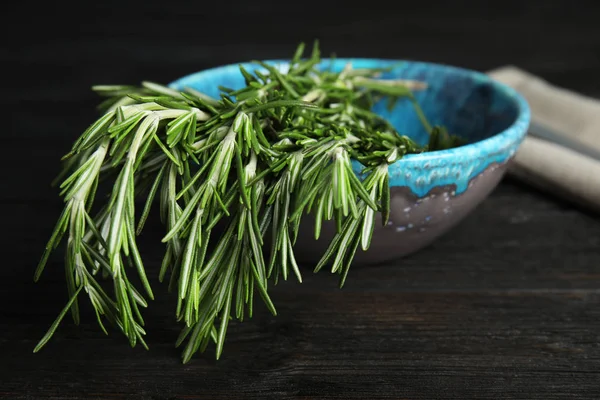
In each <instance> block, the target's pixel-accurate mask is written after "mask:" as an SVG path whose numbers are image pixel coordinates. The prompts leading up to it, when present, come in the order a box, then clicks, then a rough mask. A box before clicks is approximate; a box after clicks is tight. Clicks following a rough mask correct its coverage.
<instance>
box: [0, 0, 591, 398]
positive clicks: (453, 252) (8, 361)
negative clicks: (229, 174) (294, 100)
mask: <svg viewBox="0 0 600 400" xmlns="http://www.w3.org/2000/svg"><path fill="white" fill-rule="evenodd" d="M83 3H85V2H82V4H83ZM48 4H49V5H45V6H44V5H34V4H29V3H27V2H13V3H12V5H9V6H7V7H8V9H7V10H5V11H4V12H3V16H2V18H3V19H4V21H3V22H2V24H0V25H1V26H2V29H3V30H4V33H5V34H4V35H3V38H4V40H5V41H6V45H5V46H3V51H2V55H1V56H0V57H1V58H0V59H1V60H2V65H3V68H4V71H5V72H4V74H3V79H2V81H3V84H2V87H3V94H2V96H0V102H1V105H2V107H1V108H2V112H3V114H4V118H3V119H2V121H3V123H4V125H3V129H2V133H1V135H2V141H1V142H0V143H1V144H0V160H1V162H2V168H1V169H0V174H1V175H0V182H1V184H0V185H1V186H0V187H1V190H0V204H1V205H2V207H1V210H2V211H1V221H2V230H1V231H2V239H3V240H2V242H1V243H2V268H1V269H0V285H1V288H0V316H1V318H0V397H1V398H6V399H15V400H16V399H39V398H54V399H80V398H81V399H96V398H98V399H110V398H122V399H180V398H189V399H222V398H232V399H242V398H256V399H269V398H274V399H286V398H305V399H309V398H310V399H313V398H314V399H323V398H338V399H376V398H389V399H417V398H418V399H432V398H456V399H465V398H481V399H499V398H523V399H532V398H540V399H565V398H570V399H584V398H590V399H597V398H600V347H599V342H600V219H599V218H598V217H597V216H595V215H592V214H589V213H587V212H585V211H584V210H580V209H577V208H575V207H573V206H571V205H569V204H567V203H564V202H562V201H559V200H557V199H555V198H553V197H551V196H549V195H547V194H544V193H540V192H538V191H536V190H534V189H532V188H530V187H527V186H525V185H523V184H521V183H519V182H517V181H514V180H512V179H511V178H510V177H508V178H507V179H505V180H504V181H503V182H502V183H501V184H500V185H499V187H498V188H497V190H495V191H494V193H493V194H492V195H491V196H490V197H489V198H488V199H487V200H486V201H485V202H484V203H483V204H482V205H481V206H480V207H478V209H477V210H476V211H474V212H473V214H472V215H470V216H469V217H468V218H467V219H466V220H465V221H464V223H462V224H461V225H460V226H458V227H457V228H456V229H454V230H453V231H452V232H451V233H450V234H448V235H446V236H445V237H443V238H440V239H439V240H438V241H437V242H436V243H435V244H434V245H433V246H431V247H430V248H428V249H427V250H424V251H422V252H420V253H418V254H415V255H413V256H410V257H408V258H405V259H402V260H398V261H396V262H393V263H389V264H388V265H382V266H377V267H370V268H357V269H354V270H352V271H351V273H350V276H349V279H348V282H347V285H346V287H345V288H344V289H343V290H340V289H338V288H337V278H336V277H332V276H330V275H329V274H328V273H321V274H317V275H313V274H311V273H310V269H311V266H304V267H305V271H306V272H305V282H304V283H303V284H301V285H300V284H296V283H294V282H289V283H287V284H282V285H280V286H278V287H276V288H274V289H273V294H272V297H273V299H274V301H275V302H276V304H277V307H278V311H279V316H277V317H275V318H274V317H271V316H270V315H269V314H268V312H267V311H266V310H265V309H264V307H263V306H257V309H256V315H255V317H254V318H253V319H252V320H251V321H248V322H244V323H242V324H238V323H235V324H232V325H231V327H230V331H229V334H228V340H227V343H226V347H225V353H224V356H223V358H222V359H221V360H220V361H219V362H215V361H214V357H213V354H212V353H207V354H206V355H204V356H198V357H196V358H195V359H194V360H193V362H191V363H190V364H187V365H182V364H181V363H180V359H179V351H178V350H176V349H175V348H174V347H173V342H174V340H175V338H176V336H177V334H178V332H179V326H178V325H177V324H176V323H175V321H174V317H173V310H174V308H173V298H172V296H170V295H169V294H168V293H166V290H165V288H164V287H162V286H159V284H158V282H157V281H156V279H155V278H153V280H152V283H153V284H154V286H155V288H156V289H155V290H156V291H157V292H158V296H157V297H158V299H157V300H156V301H155V302H153V303H152V304H151V307H150V309H149V310H148V311H147V312H146V314H145V316H146V320H147V331H148V332H149V334H148V337H147V340H148V343H149V345H150V348H151V349H150V351H145V350H143V349H142V348H135V349H131V348H129V347H128V345H127V343H126V342H125V340H124V338H123V337H122V336H121V335H120V334H118V333H117V332H115V331H113V332H112V333H111V335H110V336H108V337H105V336H104V335H103V334H102V333H101V332H100V330H99V329H98V327H97V325H96V323H95V318H94V317H93V314H91V312H90V310H89V309H86V308H84V310H83V321H82V323H81V325H80V326H79V327H76V326H74V325H73V324H72V323H71V322H70V320H68V319H67V320H65V323H64V324H63V325H62V326H61V327H60V329H59V330H58V332H57V334H56V336H55V337H54V339H53V340H52V341H51V342H50V343H49V344H48V346H47V347H46V348H45V349H44V350H43V351H41V352H40V353H38V354H36V355H34V354H32V349H33V347H34V345H35V343H36V342H37V340H38V339H39V338H40V337H41V335H42V334H43V333H44V332H45V330H46V329H47V327H48V325H49V324H50V323H51V322H52V321H53V319H54V318H55V316H56V314H57V313H58V311H59V310H60V309H61V308H62V307H63V305H64V303H65V301H66V290H65V285H64V272H63V267H62V263H61V259H60V257H59V256H58V255H57V256H55V257H53V258H52V261H51V262H50V264H49V266H48V268H47V272H46V274H45V275H44V276H43V279H42V280H41V282H40V283H38V284H36V285H34V284H33V282H32V274H33V270H34V268H35V265H36V263H37V260H38V257H39V256H40V254H41V251H42V249H43V246H44V244H45V241H46V240H47V238H48V235H49V234H50V229H51V226H52V225H53V223H54V221H55V218H56V217H57V216H58V213H59V212H60V209H61V202H60V200H59V198H58V196H57V192H56V191H55V190H54V189H52V188H50V187H49V182H50V181H51V180H52V178H53V177H54V176H55V174H56V173H57V172H58V167H59V164H58V159H59V158H60V156H61V155H62V154H63V153H64V152H65V151H66V150H67V148H68V146H69V145H70V144H71V142H72V141H73V140H74V138H75V137H76V136H77V135H78V134H79V133H80V132H81V131H82V130H83V129H84V128H85V127H86V126H87V125H88V124H89V123H90V122H91V121H92V120H93V119H94V118H95V116H96V114H95V111H94V106H95V105H96V104H97V98H96V97H95V96H94V95H93V94H92V93H91V91H90V90H89V88H90V86H91V85H93V84H100V83H138V82H139V81H141V80H154V81H158V82H164V83H167V82H169V81H171V80H173V79H175V78H177V77H179V76H181V75H185V74H188V73H190V72H194V71H197V70H201V69H204V68H207V67H212V66H216V65H219V64H223V63H229V62H236V61H243V60H247V59H249V58H276V57H287V56H289V54H290V52H291V51H293V49H294V47H295V45H296V44H297V43H298V42H299V41H300V40H306V41H312V39H313V38H315V37H318V38H320V39H321V43H322V47H323V51H324V53H330V52H333V51H335V52H336V53H337V54H338V55H339V56H363V57H389V58H408V59H418V60H427V61H435V62H443V63H449V64H455V65H460V66H464V67H469V68H473V69H478V70H482V71H485V70H487V69H490V68H493V67H496V66H500V65H504V64H515V65H518V66H520V67H522V68H525V69H527V70H529V71H531V72H533V73H535V74H538V75H540V76H543V77H544V78H546V79H548V80H550V81H551V82H553V83H556V84H559V85H562V86H565V87H569V88H572V89H575V90H578V91H581V92H583V93H587V94H591V95H596V96H600V78H599V72H600V32H599V28H598V25H597V24H598V15H599V14H600V11H599V10H600V8H599V7H598V6H597V5H594V2H591V1H589V2H585V1H546V2H541V1H540V2H519V1H508V0H507V1H497V2H491V3H489V4H488V3H486V2H479V1H478V2H470V3H468V2H447V3H446V2H444V1H441V0H440V1H433V2H432V1H429V2H426V3H423V5H419V6H417V5H416V4H417V3H416V2H415V3H411V4H407V5H399V4H398V3H396V7H395V9H391V8H389V7H386V6H384V5H378V6H376V7H369V8H367V7H361V8H352V7H350V6H347V5H346V3H343V2H340V3H338V5H335V4H333V3H330V4H328V3H327V2H323V1H306V2H301V3H295V5H294V6H289V5H285V4H284V2H281V1H275V0H272V1H270V2H265V1H263V2H262V3H260V4H259V3H253V2H244V3H243V4H240V5H235V4H234V3H232V2H220V3H219V4H216V5H215V4H213V5H210V6H207V5H205V4H203V2H183V1H169V2H158V1H144V2H142V1H140V0H138V1H136V2H119V1H105V2H95V3H94V4H93V5H86V6H83V5H80V6H77V5H74V6H69V7H68V8H67V6H62V5H59V4H60V3H54V2H50V3H48ZM419 4H420V3H419ZM287 8H290V9H291V10H293V11H288V10H287ZM599 179H600V178H599ZM151 231H152V230H151ZM154 232H155V234H156V235H158V234H159V233H160V231H159V228H158V227H155V228H154ZM151 235H152V234H150V236H151ZM145 247H146V249H145V250H144V251H145V252H146V253H145V255H146V258H147V259H148V260H150V261H149V268H150V269H151V270H152V271H156V270H157V263H158V261H159V257H160V249H159V248H156V247H154V246H152V245H147V246H145ZM152 260H154V261H152Z"/></svg>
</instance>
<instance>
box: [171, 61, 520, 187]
mask: <svg viewBox="0 0 600 400" xmlns="http://www.w3.org/2000/svg"><path fill="white" fill-rule="evenodd" d="M268 62H269V63H270V64H272V65H277V66H278V67H279V68H280V69H281V70H283V71H285V68H286V66H287V62H286V61H285V60H271V61H268ZM348 62H351V63H352V65H353V67H354V68H381V67H392V69H391V71H390V72H386V73H385V74H383V76H382V78H383V79H391V78H394V79H415V80H422V81H425V82H427V85H428V88H427V89H426V90H423V91H417V92H415V97H416V99H417V102H418V103H419V104H420V105H421V107H422V109H423V111H424V112H425V115H426V116H427V118H428V120H429V121H430V123H432V124H440V125H444V126H446V127H447V128H448V129H449V131H450V132H451V133H453V134H458V135H460V136H462V137H464V138H466V139H467V140H468V142H469V144H467V145H464V146H461V147H458V148H454V149H449V150H441V151H433V152H426V153H423V154H410V155H407V156H405V157H404V158H402V159H401V160H399V161H397V162H396V163H394V164H392V165H390V167H389V174H390V186H392V187H393V186H401V187H407V188H409V189H410V190H411V191H412V192H413V193H414V194H415V195H416V196H418V197H423V196H426V195H427V193H429V192H430V191H431V190H432V189H433V188H435V187H438V186H446V185H454V186H455V187H456V189H455V190H456V194H460V193H463V192H464V191H465V190H467V189H468V187H469V182H470V181H471V179H473V178H474V177H476V176H477V175H479V174H480V173H481V172H483V171H484V170H485V169H487V168H488V167H489V166H490V165H492V164H502V163H505V162H507V161H508V160H509V159H510V158H511V157H512V156H513V155H514V154H515V152H516V150H517V149H518V147H519V145H520V144H521V142H522V140H523V139H524V137H525V135H526V133H527V128H528V127H529V121H530V110H529V106H528V104H527V103H526V101H525V99H524V98H523V97H522V96H521V95H519V94H518V93H517V92H516V91H515V90H513V89H512V88H510V87H508V86H506V85H503V84H501V83H498V82H495V81H493V80H491V79H490V78H489V77H488V76H487V75H485V74H483V73H480V72H476V71H471V70H467V69H463V68H458V67H452V66H446V65H441V64H431V63H424V62H413V61H404V60H383V59H364V58H352V59H335V60H333V62H332V61H331V60H327V59H325V60H323V62H322V63H321V65H320V67H321V68H332V69H333V70H335V71H339V70H341V69H342V68H343V67H344V65H346V64H347V63H348ZM242 65H243V66H244V67H245V68H246V69H248V70H250V71H254V70H256V69H262V68H261V67H260V66H257V65H254V64H250V63H242ZM238 66H239V64H230V65H225V66H221V67H217V68H212V69H208V70H205V71H201V72H198V73H194V74H191V75H188V76H185V77H183V78H181V79H178V80H176V81H175V82H172V83H171V84H170V85H169V86H170V87H172V88H174V89H176V90H183V89H184V88H185V87H190V88H193V89H196V90H199V91H201V92H203V93H206V94H207V95H209V96H213V97H218V96H219V90H218V86H219V85H221V86H226V87H230V88H233V89H239V88H241V87H243V86H245V82H244V78H243V76H242V74H241V73H240V72H239V69H238ZM374 111H375V112H377V113H379V114H380V115H382V116H383V117H384V118H386V119H388V120H389V121H390V123H392V125H393V126H394V128H395V129H396V130H397V131H398V132H399V133H401V134H405V135H407V136H410V137H411V138H413V139H414V140H416V141H417V142H419V143H421V144H424V143H426V142H427V132H426V131H425V129H424V128H423V126H422V125H421V123H420V121H419V120H418V118H417V116H416V114H415V112H414V109H413V106H412V104H410V103H409V102H408V101H399V102H398V104H397V105H396V107H395V108H394V109H393V110H392V111H388V110H386V109H385V106H384V104H383V102H382V103H379V104H377V105H376V106H375V109H374ZM353 169H354V171H355V172H356V173H357V174H358V175H359V176H360V172H361V170H362V166H361V164H360V163H358V162H357V161H353Z"/></svg>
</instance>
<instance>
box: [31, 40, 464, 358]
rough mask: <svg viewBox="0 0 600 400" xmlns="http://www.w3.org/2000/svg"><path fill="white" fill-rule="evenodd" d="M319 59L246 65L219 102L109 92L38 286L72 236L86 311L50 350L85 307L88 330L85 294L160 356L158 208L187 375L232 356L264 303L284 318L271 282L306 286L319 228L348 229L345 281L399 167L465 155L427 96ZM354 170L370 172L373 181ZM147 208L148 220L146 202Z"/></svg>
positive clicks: (84, 139)
mask: <svg viewBox="0 0 600 400" xmlns="http://www.w3.org/2000/svg"><path fill="white" fill-rule="evenodd" d="M303 55H304V45H300V46H299V47H298V49H297V50H296V52H295V55H294V57H293V58H292V61H291V64H290V68H289V70H288V71H287V73H282V72H280V71H279V70H277V69H276V68H275V67H274V66H271V65H268V64H265V63H263V62H259V61H257V62H256V64H257V66H258V67H262V69H263V71H260V70H256V71H255V72H254V73H250V72H248V71H247V70H245V69H244V68H243V67H240V72H241V73H242V74H243V76H244V78H245V80H246V86H245V87H243V88H241V89H238V90H233V89H229V88H221V96H220V98H219V99H213V98H211V97H209V96H207V95H205V94H202V93H199V92H197V91H195V90H192V89H188V90H185V91H183V92H178V91H175V90H173V89H170V88H168V87H165V86H162V85H159V84H156V83H152V82H143V83H142V84H141V85H140V86H96V87H94V89H95V90H96V91H97V92H98V93H99V94H100V95H101V96H103V97H105V98H106V100H105V101H104V102H103V103H102V104H101V105H100V109H101V110H102V112H103V114H102V116H101V117H100V118H99V119H98V120H97V121H96V122H95V123H93V124H92V125H91V126H90V127H89V128H88V129H87V130H86V131H85V132H84V133H83V134H82V135H81V136H80V137H79V139H78V140H77V141H76V142H75V143H74V145H73V147H72V149H71V151H70V152H69V153H68V154H67V155H66V156H65V157H64V159H65V169H64V171H63V173H61V175H60V179H61V180H62V184H61V189H62V191H61V195H62V196H63V198H64V201H65V208H64V210H63V212H62V214H61V216H60V217H59V219H58V222H57V224H56V227H55V230H54V232H53V234H52V235H51V238H50V240H49V242H48V244H47V246H46V249H45V251H44V254H43V256H42V259H41V261H40V263H39V266H38V269H37V271H36V273H35V280H36V281H37V280H38V279H39V277H40V275H41V274H42V271H43V269H44V266H45V265H46V262H47V260H48V257H49V255H50V253H51V252H52V251H53V250H54V249H56V247H57V246H58V245H59V243H60V242H61V240H62V239H63V238H64V237H66V258H65V268H66V278H67V279H66V280H67V289H68V292H69V298H70V300H69V302H68V304H67V306H66V307H65V309H64V310H63V311H62V312H61V313H60V314H59V316H58V318H57V319H56V321H55V322H54V323H53V324H52V326H51V327H50V329H49V331H48V332H47V333H46V335H45V336H44V337H43V339H42V340H41V341H40V343H39V344H38V346H37V347H36V348H35V350H34V351H38V350H39V349H40V348H41V347H42V346H43V345H44V344H45V343H46V342H47V341H48V340H49V339H50V337H51V336H52V334H53V333H54V331H55V330H56V328H57V327H58V325H59V323H60V321H61V320H62V318H63V317H64V316H65V315H66V313H67V312H68V311H69V310H70V311H71V314H72V316H73V319H74V321H75V322H76V323H77V322H78V321H79V312H78V298H79V296H80V295H81V294H82V293H85V294H86V295H87V297H88V298H89V300H90V302H91V304H92V306H93V307H94V310H95V311H96V315H97V319H98V323H99V324H100V326H101V328H102V329H103V330H104V331H105V332H107V330H106V329H105V328H104V325H103V324H104V322H103V321H107V322H108V323H109V324H111V325H112V326H114V327H117V328H118V329H119V330H120V331H122V332H123V334H124V335H125V336H126V337H127V338H128V340H129V342H130V344H131V346H135V345H136V343H137V342H140V343H141V344H142V345H143V346H146V343H145V342H144V339H143V337H144V335H145V331H144V329H143V326H144V320H143V318H142V314H141V309H140V308H145V307H147V305H148V303H147V299H149V300H152V299H153V298H154V296H153V292H152V288H151V286H150V283H149V281H148V278H147V274H146V269H145V267H144V264H143V260H142V255H141V254H140V252H139V250H138V245H137V236H138V235H140V234H141V232H142V231H143V228H144V223H145V221H146V219H147V218H148V215H149V213H150V212H151V210H152V205H153V203H154V201H155V199H157V200H158V203H159V206H160V207H159V208H160V210H159V215H160V218H161V221H162V222H163V224H164V225H165V228H166V233H165V235H164V237H163V239H162V241H163V242H164V243H165V246H166V251H165V255H164V258H163V262H162V266H161V270H160V273H159V280H160V281H161V282H162V281H163V280H164V279H165V278H166V276H167V275H170V278H169V279H170V283H169V287H170V289H172V290H173V291H174V292H176V293H177V299H178V303H177V309H176V316H177V319H178V320H179V321H181V322H182V324H183V329H182V332H181V335H180V337H179V338H178V339H177V342H176V344H177V345H178V346H179V345H183V344H184V343H185V346H184V350H183V362H188V361H189V360H190V359H191V357H192V356H193V355H194V354H195V353H196V352H198V351H204V350H205V349H206V348H207V346H208V345H209V344H210V343H211V342H214V343H215V344H216V357H217V358H219V357H220V355H221V353H222V350H223V346H224V343H225V337H226V333H227V327H228V324H229V322H230V320H231V319H232V318H236V319H238V320H243V319H244V317H245V316H247V317H248V318H250V317H251V316H252V310H253V305H254V295H255V294H256V293H258V295H259V296H260V297H261V299H262V300H263V302H264V303H265V305H266V306H267V308H268V309H269V310H270V311H271V313H272V314H273V315H275V314H276V310H275V306H274V304H273V301H272V300H271V298H270V296H269V285H270V284H276V283H277V281H278V280H279V279H284V280H287V279H288V278H290V276H293V277H294V278H295V279H297V280H298V281H299V282H301V281H302V272H301V269H300V267H299V265H298V263H297V262H296V257H295V255H294V244H295V242H296V239H297V236H298V231H299V227H300V225H301V223H302V220H303V219H304V218H307V217H310V218H314V219H315V222H316V224H315V232H314V234H315V238H319V236H320V231H321V227H322V224H323V222H324V221H333V222H335V224H336V226H337V234H336V235H335V237H334V238H333V240H332V242H331V243H330V246H329V248H328V250H327V252H326V254H325V255H324V256H323V258H322V259H321V261H320V262H319V263H318V265H317V266H316V268H315V271H319V270H321V269H322V268H324V267H325V266H326V265H328V264H330V265H331V267H330V268H331V271H332V272H335V273H339V274H340V286H342V285H343V284H344V282H345V279H346V277H347V274H348V271H349V268H350V265H351V263H352V259H353V257H354V254H355V252H356V251H357V249H358V248H359V247H360V248H361V249H362V250H366V249H368V247H369V245H370V242H371V237H372V233H373V229H374V224H375V214H376V213H377V212H381V214H382V217H383V218H382V219H383V223H384V224H385V223H387V219H388V217H389V208H390V193H389V184H388V165H389V164H391V163H394V162H396V161H397V160H398V159H400V158H401V157H403V156H404V155H405V154H409V153H419V152H423V151H428V150H434V149H439V148H446V147H450V146H456V145H460V144H461V142H460V141H459V140H457V139H456V138H455V137H453V136H450V135H449V134H448V133H447V132H446V131H445V130H444V129H443V128H441V127H437V126H434V127H432V126H431V125H430V124H429V122H427V120H426V119H425V116H424V113H423V111H422V110H421V109H420V108H419V106H418V104H417V103H416V102H415V100H414V97H413V95H412V92H411V90H422V89H424V88H425V87H426V84H425V83H422V82H410V81H383V80H381V79H378V76H379V74H380V73H381V71H380V70H354V69H352V68H351V66H350V65H348V66H347V67H346V68H344V69H343V70H342V71H340V72H332V71H328V70H322V69H319V68H318V65H319V63H320V61H321V60H320V51H319V47H318V43H315V46H314V47H313V51H312V53H311V55H310V56H309V57H308V58H307V59H303V58H302V57H303ZM382 97H385V98H387V99H388V100H391V101H399V100H402V99H405V100H407V101H411V102H412V103H413V104H414V106H415V112H417V114H418V115H419V118H421V120H422V121H423V125H424V127H425V129H426V130H427V131H428V132H430V133H431V138H430V141H429V143H428V145H427V146H419V145H418V144H417V143H415V142H414V141H413V140H411V139H410V138H409V137H408V136H405V135H400V134H398V132H396V131H395V130H394V128H393V127H392V126H391V125H390V124H389V123H388V122H387V121H385V120H384V119H383V118H381V117H380V116H378V115H376V114H375V113H373V112H372V111H371V108H372V106H373V102H374V99H376V98H382ZM353 159H354V160H357V161H359V162H360V163H362V165H363V166H364V170H363V174H362V176H361V178H359V177H357V176H356V175H355V173H354V171H353V168H352V161H351V160H353ZM100 181H103V182H109V184H111V185H112V190H111V191H110V195H109V196H108V198H107V199H105V201H104V202H102V200H104V199H98V198H96V197H97V196H96V188H97V187H98V184H99V182H100ZM143 198H145V199H146V201H145V205H144V207H143V209H142V211H141V213H140V212H139V210H138V209H136V200H140V199H143ZM267 250H269V251H267ZM130 269H134V270H135V274H136V275H137V277H138V279H137V280H138V281H139V285H141V289H142V290H140V289H139V288H138V287H136V285H135V284H134V283H133V282H132V280H131V279H130V277H129V276H130V275H131V273H130V272H129V271H130ZM107 283H108V285H107Z"/></svg>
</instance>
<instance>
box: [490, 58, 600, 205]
mask: <svg viewBox="0 0 600 400" xmlns="http://www.w3.org/2000/svg"><path fill="white" fill-rule="evenodd" d="M488 75H489V76H491V77H492V78H493V79H495V80H497V81H499V82H502V83H504V84H506V85H508V86H511V87H512V88H514V89H515V90H517V91H518V92H519V93H520V94H521V95H523V97H525V99H526V100H527V102H528V103H529V106H530V108H531V125H530V128H529V132H528V135H527V136H526V138H525V140H524V141H523V144H522V145H521V147H520V148H519V150H518V151H517V153H516V154H515V158H514V162H513V165H512V166H511V168H510V169H509V171H508V173H509V174H511V175H513V176H515V177H517V178H518V179H521V180H523V181H524V182H527V183H528V184H530V185H532V186H535V187H537V188H539V189H542V190H544V191H546V192H548V193H551V194H553V195H556V196H560V197H562V198H564V199H566V200H568V201H570V202H572V203H574V204H577V205H582V206H585V207H588V208H590V209H592V210H595V211H598V212H600V101H599V100H596V99H593V98H590V97H587V96H584V95H581V94H579V93H575V92H573V91H570V90H567V89H564V88H560V87H557V86H555V85H552V84H550V83H549V82H547V81H545V80H543V79H541V78H540V77H537V76H535V75H532V74H530V73H528V72H526V71H523V70H521V69H519V68H517V67H514V66H506V67H501V68H498V69H494V70H492V71H488Z"/></svg>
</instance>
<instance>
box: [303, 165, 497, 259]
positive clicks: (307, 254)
mask: <svg viewBox="0 0 600 400" xmlns="http://www.w3.org/2000/svg"><path fill="white" fill-rule="evenodd" d="M507 167H508V163H503V164H493V165H490V166H489V167H488V168H487V169H486V170H484V171H483V172H481V173H480V174H479V175H477V176H476V177H475V178H473V179H472V180H471V182H470V183H469V186H468V189H467V190H465V191H464V192H463V193H460V194H457V193H456V187H455V186H454V185H445V186H438V187H436V188H434V189H433V190H431V192H429V193H428V194H427V195H426V196H423V197H419V196H417V195H415V194H414V193H413V192H412V191H411V190H410V189H409V188H408V187H402V186H393V187H391V188H390V192H391V201H390V218H389V221H388V223H387V224H386V225H383V224H382V222H381V214H378V215H377V216H376V220H377V221H376V225H375V228H374V231H373V238H372V240H371V245H370V247H369V249H368V250H367V251H362V250H361V249H360V248H359V249H358V250H357V252H356V255H355V257H354V261H353V264H354V265H368V264H377V263H381V262H384V261H389V260H393V259H397V258H401V257H404V256H406V255H409V254H411V253H414V252H415V251H418V250H420V249H422V248H424V247H426V246H428V245H429V244H431V243H432V242H434V241H435V239H437V238H438V237H439V236H441V235H443V234H444V233H446V232H448V231H449V230H450V229H451V228H452V227H454V226H455V225H456V224H458V223H459V222H460V221H461V220H463V219H464V217H465V216H467V215H468V214H469V213H470V212H471V211H472V210H473V209H474V208H475V207H476V206H477V205H479V204H480V203H481V202H482V201H483V200H484V199H485V198H486V197H487V196H488V195H489V194H490V193H491V192H492V191H493V190H494V188H495V187H496V185H497V184H498V182H499V181H500V180H501V179H502V176H503V175H504V173H505V172H506V170H507ZM314 226H315V224H314V220H313V219H312V218H310V217H308V218H305V219H304V220H303V221H302V223H301V228H300V232H299V234H298V240H297V242H296V246H295V248H294V252H295V254H296V257H297V259H298V261H300V262H302V263H308V264H314V263H317V262H318V261H319V259H320V258H321V256H322V255H323V254H324V253H325V251H326V250H327V246H328V245H329V243H330V242H331V240H332V239H333V237H334V235H335V232H336V228H335V224H333V223H327V224H323V226H322V231H321V235H320V237H319V240H315V239H314Z"/></svg>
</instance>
